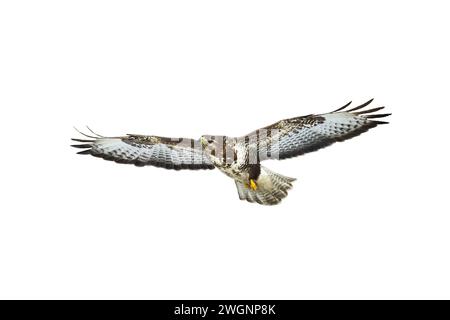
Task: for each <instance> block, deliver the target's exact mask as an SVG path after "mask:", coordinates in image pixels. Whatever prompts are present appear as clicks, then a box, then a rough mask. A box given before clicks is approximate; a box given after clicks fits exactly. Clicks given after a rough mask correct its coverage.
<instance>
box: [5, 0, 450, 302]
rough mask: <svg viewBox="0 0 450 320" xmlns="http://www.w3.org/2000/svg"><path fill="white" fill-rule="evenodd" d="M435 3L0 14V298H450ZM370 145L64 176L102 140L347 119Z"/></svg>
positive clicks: (445, 114)
mask: <svg viewBox="0 0 450 320" xmlns="http://www.w3.org/2000/svg"><path fill="white" fill-rule="evenodd" d="M448 12H449V10H448V8H447V7H446V1H373V2H367V1H366V2H363V1H314V2H308V3H306V2H304V3H300V2H299V1H243V0H239V1H226V2H225V1H158V2H157V1H154V2H149V1H91V0H90V1H39V2H38V1H28V2H26V1H2V2H1V4H0V46H1V50H0V106H1V116H0V119H1V126H0V130H1V136H2V138H1V139H2V148H1V151H0V152H1V168H0V170H1V172H0V174H1V201H0V209H1V213H0V298H43V299H46V298H60V299H65V298H87V299H90V298H137V299H144V298H145V299H147V298H148V299H149V298H161V299H162V298H191V299H196V298H210V299H214V298H236V299H239V298H254V299H259V298H270V299H271V298H289V299H291V298H293V299H294V298H295V299H300V298H307V299H313V298H342V299H347V298H361V299H366V298H388V299H390V298H450V272H449V270H450V258H449V244H450V232H449V227H450V217H449V213H450V210H449V205H448V200H449V192H448V184H449V170H448V163H449V156H448V137H449V135H448V128H447V125H448V118H449V116H450V114H449V110H450V105H449V73H450V63H449V57H450V50H449V41H448V31H449V30H450V20H449V18H448ZM372 97H374V98H375V101H374V102H373V106H380V105H385V106H386V107H387V109H388V111H389V112H392V113H393V115H392V116H391V118H390V121H391V123H390V124H389V125H387V126H381V127H377V128H375V129H374V130H371V131H370V132H369V133H366V134H364V135H362V136H359V137H357V138H355V139H352V140H350V141H347V142H345V143H340V144H337V145H333V146H332V147H329V148H327V149H324V150H321V151H319V152H316V153H312V154H308V155H306V156H304V157H300V158H296V159H291V160H285V161H282V162H276V161H273V162H270V163H267V164H266V165H267V166H268V167H270V168H271V169H273V170H274V171H277V172H280V173H282V174H285V175H287V176H292V177H296V178H298V181H297V182H296V183H295V186H294V188H293V190H291V192H290V194H289V196H288V197H287V198H286V199H285V200H284V201H283V202H282V203H281V204H280V205H278V206H275V207H263V206H259V205H256V204H250V203H246V202H242V201H239V199H238V195H237V192H236V188H235V185H234V182H233V181H232V180H230V179H229V178H227V177H226V176H224V175H223V174H221V173H220V172H218V171H217V170H216V171H184V172H174V171H168V170H164V169H159V168H153V167H144V168H136V167H134V166H128V165H119V164H115V163H112V162H107V161H103V160H101V159H97V158H93V157H89V156H78V155H76V154H75V151H77V150H75V149H72V148H70V147H69V145H70V138H71V137H79V136H78V135H77V133H76V132H75V131H74V130H73V128H72V126H74V125H75V126H78V127H83V126H84V125H85V124H88V125H90V126H91V127H92V128H93V129H96V130H97V131H99V132H100V133H101V134H105V135H121V134H125V133H143V134H156V135H163V136H174V137H178V136H184V137H194V138H196V137H199V136H200V135H201V134H205V133H210V134H227V135H230V136H233V135H242V134H245V133H248V132H249V131H251V130H253V129H256V128H258V127H261V126H264V125H268V124H270V123H273V122H275V121H277V120H280V119H282V118H288V117H293V116H299V115H305V114H310V113H321V112H327V111H331V110H333V109H335V108H337V107H339V106H341V105H343V104H345V103H346V102H347V101H349V100H353V101H354V103H362V102H365V101H366V100H368V99H370V98H372Z"/></svg>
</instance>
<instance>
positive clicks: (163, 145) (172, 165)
mask: <svg viewBox="0 0 450 320" xmlns="http://www.w3.org/2000/svg"><path fill="white" fill-rule="evenodd" d="M372 100H373V99H372ZM372 100H369V101H367V102H366V103H363V104H362V105H359V106H357V107H355V108H352V109H347V108H348V107H349V105H350V103H348V104H346V105H345V106H343V107H341V108H339V109H337V110H335V111H333V112H329V113H324V114H318V115H307V116H302V117H296V118H291V119H286V120H281V121H278V122H276V123H274V124H272V125H270V126H267V127H264V128H261V129H258V130H256V131H253V132H251V133H249V134H247V135H245V136H242V137H227V136H211V135H203V136H201V137H200V139H199V140H195V139H187V138H166V137H158V136H146V135H137V134H127V135H125V136H119V137H103V136H100V135H98V134H96V133H94V132H93V131H92V130H90V129H89V128H88V129H89V130H90V131H91V132H92V134H93V135H87V134H84V133H81V132H80V133H81V134H82V135H83V136H85V138H88V139H85V138H83V139H72V140H74V141H76V142H79V143H80V144H75V145H72V146H73V147H75V148H81V149H83V150H82V151H80V152H78V153H79V154H90V155H93V156H95V157H100V158H103V159H105V160H111V161H115V162H118V163H130V164H134V165H136V166H146V165H151V166H156V167H163V168H166V169H175V170H180V169H191V170H198V169H214V168H218V169H219V170H220V171H222V172H223V173H225V174H226V175H227V176H229V177H231V178H232V179H234V181H235V183H236V187H237V190H238V194H239V198H240V199H241V200H247V201H249V202H256V203H259V204H263V205H274V204H277V203H279V202H280V201H281V200H282V199H283V198H285V197H286V196H287V194H288V190H289V189H291V188H292V182H293V181H294V180H295V179H294V178H289V177H286V176H283V175H281V174H278V173H275V172H273V171H271V170H269V169H268V168H266V167H264V166H262V165H261V162H262V161H264V160H267V159H279V160H281V159H286V158H291V157H296V156H299V155H302V154H305V153H307V152H312V151H316V150H319V149H321V148H324V147H327V146H329V145H331V144H333V143H334V142H337V141H344V140H347V139H350V138H352V137H355V136H357V135H360V134H361V133H363V132H366V131H367V130H369V129H371V128H374V127H376V126H377V125H379V124H386V123H387V122H385V121H380V120H378V119H379V118H383V117H387V116H389V115H390V114H389V113H376V112H377V111H380V110H381V109H383V108H384V107H377V108H372V109H365V107H366V106H368V105H369V104H370V103H371V102H372Z"/></svg>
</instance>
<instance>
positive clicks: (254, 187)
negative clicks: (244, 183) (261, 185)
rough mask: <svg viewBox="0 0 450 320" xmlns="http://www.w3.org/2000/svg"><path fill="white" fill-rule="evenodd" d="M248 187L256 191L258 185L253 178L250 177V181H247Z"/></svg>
mask: <svg viewBox="0 0 450 320" xmlns="http://www.w3.org/2000/svg"><path fill="white" fill-rule="evenodd" d="M249 186H250V189H252V190H253V191H256V189H258V185H257V184H256V182H255V180H253V179H250V183H249Z"/></svg>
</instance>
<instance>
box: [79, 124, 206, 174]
mask: <svg viewBox="0 0 450 320" xmlns="http://www.w3.org/2000/svg"><path fill="white" fill-rule="evenodd" d="M88 129H89V128H88ZM89 130H90V129H89ZM91 131H92V130H91ZM80 133H81V132H80ZM81 134H82V135H84V136H85V137H87V138H89V139H72V140H73V141H76V142H80V143H81V144H75V145H72V147H75V148H81V149H84V150H82V151H80V152H78V154H90V155H93V156H95V157H100V158H103V159H105V160H111V161H115V162H118V163H130V164H134V165H136V166H145V165H151V166H156V167H163V168H166V169H175V170H180V169H191V170H196V169H214V165H213V164H212V163H211V162H210V161H209V159H208V157H207V156H206V155H205V154H204V153H203V151H202V147H201V144H200V142H199V141H198V140H194V139H186V138H165V137H157V136H144V135H136V134H127V135H126V136H122V137H103V136H100V135H97V134H95V133H94V134H95V135H96V136H92V135H86V134H84V133H81Z"/></svg>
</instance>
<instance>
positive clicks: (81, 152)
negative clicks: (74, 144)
mask: <svg viewBox="0 0 450 320" xmlns="http://www.w3.org/2000/svg"><path fill="white" fill-rule="evenodd" d="M77 154H91V149H87V150H83V151H80V152H77Z"/></svg>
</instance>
